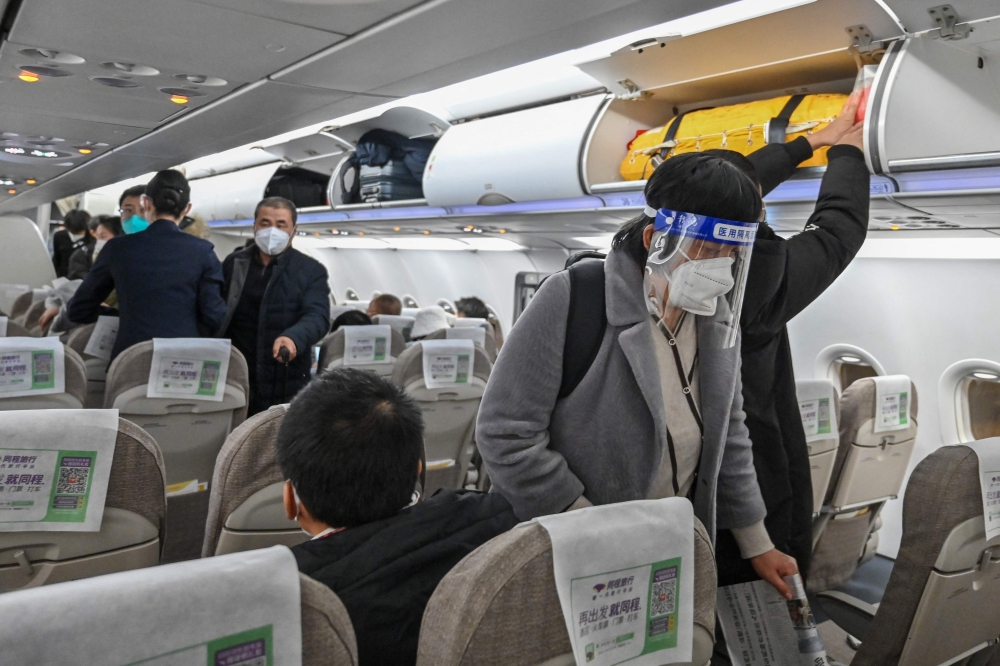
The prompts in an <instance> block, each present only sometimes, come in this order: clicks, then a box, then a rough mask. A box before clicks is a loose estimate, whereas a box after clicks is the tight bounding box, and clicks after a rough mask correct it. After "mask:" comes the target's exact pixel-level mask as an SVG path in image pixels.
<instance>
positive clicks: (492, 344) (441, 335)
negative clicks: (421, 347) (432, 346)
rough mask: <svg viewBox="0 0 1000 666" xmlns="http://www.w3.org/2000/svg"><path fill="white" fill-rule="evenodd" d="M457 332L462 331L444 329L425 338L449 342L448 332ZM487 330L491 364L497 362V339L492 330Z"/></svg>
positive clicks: (487, 345)
mask: <svg viewBox="0 0 1000 666" xmlns="http://www.w3.org/2000/svg"><path fill="white" fill-rule="evenodd" d="M456 330H461V329H455V328H442V329H440V330H437V331H434V332H433V333H431V334H430V335H428V336H427V337H426V338H425V340H447V339H448V331H456ZM485 330H486V346H485V351H486V355H487V356H489V357H490V362H491V363H495V362H496V360H497V342H496V338H495V337H494V335H493V331H492V330H490V329H485Z"/></svg>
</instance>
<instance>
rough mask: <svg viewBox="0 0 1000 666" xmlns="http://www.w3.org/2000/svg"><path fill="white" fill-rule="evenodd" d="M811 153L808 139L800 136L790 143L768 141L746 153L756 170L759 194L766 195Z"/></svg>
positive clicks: (787, 177) (788, 176) (786, 178)
mask: <svg viewBox="0 0 1000 666" xmlns="http://www.w3.org/2000/svg"><path fill="white" fill-rule="evenodd" d="M812 154H813V149H812V146H810V145H809V141H808V140H806V138H805V137H804V136H800V137H799V138H797V139H796V140H795V141H792V142H791V143H770V144H768V145H766V146H764V147H763V148H761V149H760V150H756V151H754V152H752V153H750V154H749V155H747V159H749V160H750V163H751V164H753V168H754V170H755V171H756V172H757V180H758V181H759V182H760V193H761V195H762V196H765V197H766V196H767V195H768V194H769V193H770V192H771V190H773V189H774V188H776V187H777V186H778V185H781V184H782V183H783V182H785V181H786V180H788V179H789V178H790V177H791V175H792V174H793V173H795V169H796V167H798V166H799V164H801V163H802V162H805V161H806V160H807V159H809V158H810V157H812Z"/></svg>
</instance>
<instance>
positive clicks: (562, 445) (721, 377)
mask: <svg viewBox="0 0 1000 666" xmlns="http://www.w3.org/2000/svg"><path fill="white" fill-rule="evenodd" d="M569 300H570V283H569V275H568V274H567V273H566V272H565V271H563V272H561V273H556V274H555V275H553V276H551V277H550V278H549V279H547V280H546V281H545V283H544V284H543V285H542V287H541V289H539V290H538V293H537V294H535V296H534V298H533V299H532V301H531V303H530V305H529V306H528V307H527V309H526V310H525V311H524V313H523V314H522V315H521V317H520V318H519V319H518V321H517V324H516V325H515V326H514V328H513V329H512V330H511V333H510V337H509V339H508V340H507V342H506V344H504V346H503V350H502V351H501V353H500V357H499V358H498V359H497V363H496V366H495V367H494V369H493V373H492V375H491V376H490V381H489V384H488V386H487V387H486V393H485V395H484V396H483V403H482V407H481V408H480V411H479V421H478V425H477V428H476V443H477V445H478V447H479V451H480V453H481V454H482V456H483V459H484V461H485V463H486V469H487V471H488V472H489V475H490V479H491V480H492V482H493V485H494V487H495V489H496V490H497V491H499V492H500V493H501V494H503V495H504V497H506V498H507V499H508V500H509V501H510V503H511V504H512V505H513V507H514V512H515V513H516V514H517V516H518V518H520V519H521V520H529V519H531V518H534V517H535V516H542V515H548V514H553V513H559V512H561V511H563V510H564V509H566V508H567V507H568V506H569V505H570V504H572V503H573V502H574V501H575V500H576V499H577V498H578V497H580V495H585V496H586V497H587V499H588V500H590V501H591V502H593V503H594V504H611V503H614V502H625V501H630V500H639V499H646V498H647V497H648V492H649V488H650V485H651V484H652V482H653V478H654V476H655V474H656V471H657V470H658V469H659V468H660V465H661V462H662V459H663V456H664V455H666V451H667V442H666V437H667V422H666V415H665V410H664V406H663V397H662V394H661V390H660V380H659V374H658V369H657V364H656V357H655V351H654V347H653V338H652V335H653V330H652V328H651V327H650V326H649V325H648V324H647V320H648V319H649V314H648V313H647V311H646V305H645V303H644V302H643V289H642V270H641V267H639V266H638V265H636V263H635V262H634V261H633V260H632V259H631V258H629V257H628V256H627V255H626V254H624V252H622V251H620V250H612V251H611V253H610V254H609V255H608V258H607V261H606V263H605V302H606V308H607V317H608V325H607V328H606V330H605V333H604V339H603V341H602V343H601V347H600V350H599V351H598V354H597V357H596V358H595V360H594V362H593V364H592V365H591V366H590V369H589V371H588V372H587V374H586V376H585V377H584V378H583V380H582V381H581V382H580V383H579V385H577V387H576V389H575V390H574V391H573V392H572V393H571V394H570V395H568V396H567V397H566V398H564V399H562V400H558V394H559V386H560V383H561V381H562V354H563V344H564V341H565V338H566V318H567V315H568V311H569ZM721 311H722V308H721V307H720V308H719V312H718V313H717V315H716V316H715V317H698V318H697V326H698V328H697V330H698V345H699V368H698V372H699V380H698V381H699V390H700V392H701V396H700V397H701V412H702V420H703V421H704V425H705V432H704V437H703V449H702V455H701V462H700V464H699V468H698V477H697V481H696V490H695V494H694V513H695V515H696V516H697V517H698V518H699V520H701V522H702V523H703V524H704V525H705V527H706V529H707V530H708V533H709V534H710V535H711V536H712V540H713V542H714V540H715V532H716V530H717V529H731V528H734V527H748V526H750V525H753V524H754V523H757V522H759V521H761V520H763V519H764V514H765V508H764V501H763V499H762V498H761V493H760V488H759V487H758V485H757V474H756V472H755V471H754V466H753V454H752V452H751V448H750V447H751V444H750V437H749V434H748V432H747V427H746V425H745V423H744V419H745V414H744V413H743V396H742V381H741V377H740V344H739V341H737V343H736V345H735V346H734V347H731V348H729V349H721V348H720V347H721V343H719V342H718V340H719V338H720V337H721V336H723V335H724V334H725V327H724V326H723V325H722V324H721V323H719V321H718V318H719V313H721Z"/></svg>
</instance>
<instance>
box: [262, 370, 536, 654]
mask: <svg viewBox="0 0 1000 666" xmlns="http://www.w3.org/2000/svg"><path fill="white" fill-rule="evenodd" d="M423 430H424V423H423V416H422V414H421V412H420V408H419V407H418V406H417V405H416V403H415V402H414V401H413V400H412V399H411V398H410V397H409V396H407V395H406V394H405V393H404V392H403V390H402V389H400V388H398V387H396V386H394V385H393V384H391V383H389V382H388V381H386V380H385V379H382V378H381V377H378V376H377V375H375V374H373V373H368V372H364V371H361V370H358V369H356V368H335V369H332V370H330V371H328V372H325V373H324V374H322V375H320V376H319V377H317V378H316V379H315V380H314V381H313V382H311V383H310V384H309V385H308V386H306V388H304V389H303V390H302V391H301V392H300V393H299V394H298V395H297V396H296V397H295V399H294V400H293V401H292V403H291V405H290V406H289V408H288V412H287V413H286V414H285V418H284V421H283V422H282V425H281V430H280V431H279V433H278V439H277V443H276V452H277V460H278V465H279V466H280V468H281V471H282V473H283V474H284V476H285V478H286V479H287V481H286V483H285V491H284V504H285V512H286V514H287V515H288V517H289V519H294V520H296V521H297V522H298V524H299V526H300V527H301V528H302V529H303V531H305V532H306V533H307V534H309V535H310V536H311V537H312V539H311V540H310V541H307V542H305V543H303V544H300V545H298V546H296V547H294V548H293V549H292V552H293V553H294V554H295V559H296V561H297V562H298V565H299V571H301V572H302V573H304V574H306V575H308V576H310V577H312V578H314V579H316V580H318V581H320V582H321V583H324V584H326V585H327V586H328V587H329V588H330V589H332V590H333V591H334V592H336V593H337V595H338V596H339V597H340V600H341V601H342V602H343V603H344V606H345V607H346V608H347V612H348V614H349V615H350V617H351V622H352V623H353V625H354V633H355V635H356V637H357V642H358V655H359V664H360V665H361V666H372V665H374V664H413V663H415V661H416V655H417V641H418V638H419V635H420V622H421V619H422V618H423V613H424V608H425V607H426V605H427V601H428V600H429V599H430V596H431V594H432V593H433V592H434V589H435V588H436V587H437V585H438V583H439V582H440V580H441V578H443V577H444V575H445V574H447V573H448V571H450V570H451V568H452V567H454V566H455V565H456V564H458V562H459V561H460V560H461V559H462V558H464V557H465V556H466V555H468V554H469V553H471V552H472V551H473V550H475V549H476V548H477V547H479V546H480V545H482V544H483V543H486V542H487V541H489V540H490V539H492V538H493V537H495V536H497V535H499V534H502V533H503V532H506V531H507V530H509V529H510V528H512V527H513V526H514V525H516V524H517V522H518V521H517V519H516V518H515V517H514V513H513V510H512V509H511V506H510V504H509V503H508V502H507V500H505V499H504V498H503V497H501V496H500V495H497V494H495V493H494V494H486V493H480V492H475V491H466V490H450V489H442V490H439V491H438V492H437V493H435V494H434V496H433V497H430V498H427V499H424V500H423V501H417V500H418V498H417V497H416V496H415V493H414V488H415V486H416V483H417V479H418V477H419V475H420V472H421V469H422V464H423V463H422V459H423Z"/></svg>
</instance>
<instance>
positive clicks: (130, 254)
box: [67, 170, 226, 359]
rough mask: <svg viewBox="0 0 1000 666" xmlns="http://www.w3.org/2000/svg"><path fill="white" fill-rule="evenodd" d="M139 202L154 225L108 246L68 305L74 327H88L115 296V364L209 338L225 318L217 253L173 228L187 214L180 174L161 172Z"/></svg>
mask: <svg viewBox="0 0 1000 666" xmlns="http://www.w3.org/2000/svg"><path fill="white" fill-rule="evenodd" d="M129 192H131V190H129V191H126V195H128V194H129ZM131 198H133V199H135V198H136V197H131ZM139 199H141V201H140V203H139V206H140V208H141V210H142V211H145V215H146V217H147V218H149V219H151V220H152V222H150V223H149V227H148V228H147V229H145V230H143V231H142V233H132V234H129V235H126V236H122V237H118V238H114V239H112V240H110V241H109V242H108V243H107V245H105V246H104V248H103V249H102V250H101V251H100V253H98V255H97V259H96V260H95V261H94V266H93V268H91V270H90V273H89V274H88V275H87V277H86V278H85V279H84V281H83V284H82V285H80V288H79V289H78V290H77V292H76V294H75V295H74V296H73V299H72V300H71V301H70V302H69V306H68V312H67V314H68V315H69V319H70V320H71V321H73V322H74V323H78V324H87V323H91V322H93V321H96V320H97V316H98V314H99V311H100V306H101V303H102V302H103V301H104V300H105V299H107V297H108V296H109V295H110V294H111V292H112V291H115V292H116V293H117V295H118V311H119V327H118V338H117V340H116V341H115V346H114V348H113V349H112V351H111V358H112V359H114V358H115V357H117V356H118V354H120V353H121V352H122V351H123V350H124V349H126V348H128V347H130V346H132V345H134V344H138V343H140V342H145V341H146V340H151V339H153V338H197V337H201V336H211V335H213V334H215V332H216V331H218V329H219V326H220V325H221V323H222V319H223V317H224V316H225V314H226V304H225V301H223V300H222V265H221V264H220V263H219V259H218V258H217V257H216V256H215V249H214V248H213V246H212V244H211V243H209V242H208V241H206V240H202V239H201V238H195V237H194V236H192V235H190V234H186V233H184V232H182V231H181V230H180V229H179V228H178V226H177V225H178V224H179V223H180V221H181V220H182V219H183V218H184V216H185V215H187V213H188V212H189V211H190V210H191V188H190V186H189V185H188V182H187V179H186V178H185V177H184V176H183V175H182V174H181V173H180V172H178V171H173V170H167V171H160V172H159V173H157V174H156V176H154V177H153V179H152V180H151V181H149V183H148V184H147V185H146V186H145V189H144V191H143V194H142V196H141V197H139ZM129 203H130V202H129V201H128V197H123V205H122V209H123V210H124V211H125V212H126V213H128V212H132V213H135V209H127V208H125V205H126V204H129ZM130 219H131V218H130Z"/></svg>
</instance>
